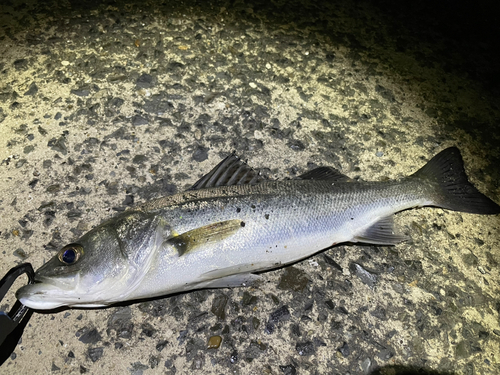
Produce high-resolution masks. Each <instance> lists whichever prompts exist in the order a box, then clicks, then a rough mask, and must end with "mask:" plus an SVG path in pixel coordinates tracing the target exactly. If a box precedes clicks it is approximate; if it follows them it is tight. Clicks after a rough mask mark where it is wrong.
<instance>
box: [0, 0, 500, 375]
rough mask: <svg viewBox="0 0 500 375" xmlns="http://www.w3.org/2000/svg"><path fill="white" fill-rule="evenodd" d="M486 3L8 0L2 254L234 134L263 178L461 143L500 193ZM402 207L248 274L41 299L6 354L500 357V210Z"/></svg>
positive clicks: (122, 366)
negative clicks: (71, 300)
mask: <svg viewBox="0 0 500 375" xmlns="http://www.w3.org/2000/svg"><path fill="white" fill-rule="evenodd" d="M478 20H480V21H478ZM493 21H494V13H493V12H492V11H490V10H489V9H487V8H484V7H477V8H474V9H472V10H469V9H468V8H467V7H465V6H462V5H460V3H458V4H457V5H456V6H454V7H453V9H446V8H444V7H441V6H440V5H437V4H436V5H433V4H427V3H425V2H424V3H423V2H419V3H418V4H412V5H411V8H403V7H402V5H397V4H392V3H391V2H376V3H369V2H348V1H340V2H337V3H332V2H327V1H325V2H306V1H304V2H285V1H275V2H272V1H271V2H264V1H262V2H260V1H253V2H243V1H235V2H229V1H228V2H224V1H212V2H202V1H199V2H196V1H184V2H182V3H180V2H167V1H164V2H155V1H151V2H143V1H137V2H134V1H127V2H125V1H124V2H122V1H109V2H103V3H99V2H85V4H84V5H82V4H80V3H77V2H71V1H61V2H55V1H54V2H45V3H43V4H39V3H38V2H36V1H23V2H21V1H7V3H6V5H2V6H1V7H0V136H1V140H0V160H1V166H0V173H1V182H0V215H1V220H0V246H1V252H2V258H1V259H2V261H1V263H0V274H1V275H3V274H4V273H5V272H7V270H8V269H10V268H11V267H13V266H14V265H16V264H20V263H22V262H30V263H32V264H33V266H34V267H35V269H36V268H38V267H40V266H41V265H42V264H43V263H44V261H46V260H48V259H49V258H50V257H52V256H53V255H54V254H55V252H56V251H57V250H58V249H60V248H61V247H62V246H64V245H65V244H67V243H70V242H72V241H74V240H76V239H77V238H78V237H79V236H81V235H82V234H83V233H85V232H86V231H87V230H89V229H90V228H92V227H93V226H95V225H97V224H99V223H100V222H101V221H103V220H105V219H107V218H110V217H111V216H112V215H113V214H116V213H117V212H121V211H123V210H125V209H126V208H127V207H133V206H134V204H137V203H141V202H144V201H147V200H149V199H151V198H155V197H160V196H162V195H168V194H172V193H175V192H179V191H182V190H183V189H185V188H187V187H189V186H190V185H191V184H192V183H194V182H195V181H196V180H197V179H198V178H199V177H200V176H201V175H203V174H204V173H206V172H208V171H209V170H210V169H211V168H212V167H213V166H214V165H215V164H217V163H218V162H219V161H220V159H221V158H223V157H225V156H227V155H228V154H229V153H230V152H232V151H236V153H237V154H239V155H240V156H241V157H243V158H244V159H245V160H248V163H249V164H250V165H251V166H253V167H257V168H262V169H263V171H264V173H265V174H267V175H269V176H270V177H272V178H291V177H294V176H297V175H299V174H300V173H302V172H304V171H307V170H308V169H311V168H313V167H314V166H319V165H330V166H333V167H335V168H337V169H339V170H341V171H342V172H343V173H345V174H347V175H348V176H350V177H353V178H362V179H366V180H384V179H388V178H391V179H393V178H399V177H403V176H406V175H408V174H410V173H412V172H414V171H416V170H417V169H418V168H419V167H421V166H422V165H423V164H425V162H426V161H428V160H429V159H430V158H431V157H432V156H434V155H435V154H436V153H437V152H439V151H440V150H442V149H444V148H446V147H449V146H457V147H459V148H460V150H461V152H462V154H463V156H464V160H465V163H466V170H467V172H468V174H469V176H470V179H471V181H473V182H474V184H475V185H476V186H477V187H478V188H479V190H481V191H482V192H484V193H486V194H487V195H488V196H489V197H491V198H492V199H494V200H496V201H497V202H499V201H500V199H499V196H500V187H499V182H500V173H499V171H500V169H499V167H498V166H499V164H500V135H499V133H497V131H496V129H497V127H498V123H499V120H500V110H499V107H498V103H499V102H500V101H499V99H500V90H499V83H500V82H499V78H498V77H500V74H498V67H497V66H496V64H495V62H494V61H496V60H495V59H494V56H493V54H494V51H496V50H497V48H496V45H494V43H496V41H497V40H498V38H497V34H495V32H497V33H498V31H496V27H493V25H494V22H493ZM396 223H397V227H398V230H399V232H401V233H403V234H405V235H407V236H409V237H410V240H409V241H407V242H404V243H401V244H398V245H397V246H394V247H387V246H357V245H340V246H335V247H333V248H331V249H328V250H326V251H324V252H322V253H319V254H317V255H315V256H313V257H312V258H309V259H306V260H304V261H302V262H299V263H296V264H294V265H292V266H289V267H284V268H282V269H278V270H275V271H271V272H268V273H265V274H264V275H263V276H264V278H265V283H263V284H261V285H259V286H258V287H256V288H247V289H245V288H235V289H219V290H201V291H195V292H190V293H185V294H178V295H175V296H170V297H166V298H163V299H157V300H154V301H147V302H141V303H135V304H129V305H124V306H118V307H111V308H107V309H95V310H84V309H74V310H61V311H57V312H49V313H40V314H38V313H37V314H35V315H34V316H33V318H32V320H31V322H30V324H29V326H28V327H27V328H26V331H25V334H24V336H23V338H22V341H21V343H20V344H19V345H18V346H17V348H16V350H15V351H14V353H13V354H12V355H11V357H10V359H9V360H7V361H6V363H5V364H4V365H3V366H2V367H0V374H17V373H29V374H46V373H56V374H57V373H63V374H69V373H90V374H110V373H113V374H114V373H130V374H134V375H136V374H137V375H139V374H155V373H161V374H185V373H203V374H403V373H404V374H408V373H419V374H420V373H435V374H498V373H500V354H499V353H500V318H499V315H500V298H499V290H500V274H499V271H498V266H499V263H500V250H499V242H500V235H499V230H498V228H499V224H500V218H499V217H498V216H497V217H495V216H477V215H470V214H462V213H458V212H450V211H445V210H441V209H435V208H425V209H417V210H410V211H406V212H403V213H400V214H398V215H397V217H396ZM20 284H21V282H19V285H20ZM13 302H14V293H13V292H12V293H11V294H9V295H8V296H7V298H6V299H5V300H4V301H2V304H3V305H2V306H0V308H1V309H2V310H6V309H7V307H8V306H9V305H12V303H13Z"/></svg>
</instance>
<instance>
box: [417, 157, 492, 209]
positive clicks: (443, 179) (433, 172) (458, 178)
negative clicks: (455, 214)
mask: <svg viewBox="0 0 500 375" xmlns="http://www.w3.org/2000/svg"><path fill="white" fill-rule="evenodd" d="M411 177H416V178H419V179H422V180H426V181H430V182H432V183H433V185H434V186H435V187H436V188H437V189H436V190H437V191H435V192H434V193H433V196H432V199H433V201H434V205H435V206H438V207H442V208H446V209H449V210H454V211H461V212H468V213H472V214H485V215H493V214H498V213H500V206H499V205H498V204H496V203H495V202H493V201H492V200H491V199H489V198H488V197H486V196H485V195H483V194H481V193H480V192H479V191H478V190H477V189H476V188H475V187H474V186H473V185H472V184H471V183H470V182H469V180H468V179H467V175H466V174H465V169H464V161H463V159H462V155H460V151H459V150H458V148H456V147H450V148H447V149H446V150H443V151H441V152H440V153H439V154H437V155H436V156H434V157H433V158H432V159H431V160H430V161H429V162H428V163H427V164H426V165H424V166H423V167H422V168H421V169H419V170H418V171H417V172H416V173H414V174H413V175H412V176H411Z"/></svg>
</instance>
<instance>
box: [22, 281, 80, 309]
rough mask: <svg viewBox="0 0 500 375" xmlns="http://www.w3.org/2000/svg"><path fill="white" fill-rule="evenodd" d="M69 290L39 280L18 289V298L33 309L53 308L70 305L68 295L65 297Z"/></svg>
mask: <svg viewBox="0 0 500 375" xmlns="http://www.w3.org/2000/svg"><path fill="white" fill-rule="evenodd" d="M67 292H68V291H66V290H64V289H61V288H60V287H58V286H56V285H53V284H48V283H45V282H41V281H37V282H35V283H34V284H28V285H25V286H23V287H21V288H20V289H18V291H17V292H16V298H17V299H18V300H19V301H20V302H21V303H22V304H23V305H25V306H27V307H29V308H31V309H34V310H52V309H56V308H58V307H61V306H67V305H68V302H69V301H68V298H67V297H68V296H66V298H65V294H67ZM73 298H74V297H73Z"/></svg>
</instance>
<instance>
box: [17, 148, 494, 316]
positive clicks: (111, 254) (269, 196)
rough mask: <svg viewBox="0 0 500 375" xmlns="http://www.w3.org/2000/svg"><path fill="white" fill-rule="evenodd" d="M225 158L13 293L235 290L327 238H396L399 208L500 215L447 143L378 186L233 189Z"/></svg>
mask: <svg viewBox="0 0 500 375" xmlns="http://www.w3.org/2000/svg"><path fill="white" fill-rule="evenodd" d="M223 163H224V162H223ZM223 163H221V164H222V167H221V164H219V166H217V167H216V168H214V170H212V172H211V173H210V174H209V175H211V176H212V177H211V178H207V179H206V180H205V181H204V182H202V183H200V182H198V183H197V184H198V186H197V184H195V188H194V189H193V190H189V191H186V192H183V193H180V194H176V195H173V196H168V197H164V198H160V199H157V200H154V201H150V202H147V203H145V204H143V205H142V206H138V207H137V208H136V209H133V210H130V211H126V212H124V213H122V214H120V215H118V216H116V217H114V218H112V219H110V220H108V221H107V222H104V223H103V224H101V225H100V226H98V227H96V228H94V229H93V230H91V231H90V232H88V233H87V234H85V235H84V236H83V237H82V238H81V239H80V240H79V241H78V242H77V243H76V244H70V245H68V246H66V247H65V248H63V249H62V250H61V251H60V252H59V253H58V255H56V256H55V257H54V258H53V259H51V260H50V261H49V262H47V263H46V264H45V265H44V266H42V267H41V268H40V269H39V270H38V271H37V273H36V279H37V281H38V283H36V284H33V285H28V286H25V287H23V288H21V289H20V290H19V291H18V294H17V297H18V298H19V300H20V301H21V302H22V303H23V304H25V305H27V306H28V307H32V308H35V309H52V308H56V307H60V306H73V307H97V306H106V305H109V304H113V303H116V302H121V301H127V300H134V299H143V298H151V297H157V296H162V295H167V294H170V293H175V292H180V291H187V290H191V289H198V288H215V287H232V286H242V285H247V284H251V283H253V282H255V281H256V280H258V279H259V278H260V276H258V275H255V274H254V273H255V272H259V271H264V270H269V269H272V268H276V267H279V266H282V265H286V264H289V263H292V262H295V261H297V260H300V259H303V258H306V257H309V256H310V255H312V254H314V253H316V252H318V251H320V250H323V249H325V248H327V247H330V246H332V245H335V244H337V243H342V242H348V241H350V242H366V243H373V244H381V245H393V244H395V243H398V242H400V241H402V240H404V237H402V236H399V235H397V234H394V231H393V221H392V217H393V214H394V213H396V212H398V211H401V210H405V209H408V208H413V207H421V206H428V205H434V206H439V207H443V208H449V209H453V210H460V211H464V212H472V213H483V214H495V213H499V212H500V207H499V206H498V205H497V204H496V203H494V202H493V201H491V200H489V199H488V198H487V197H485V196H484V195H482V194H481V193H479V192H478V191H477V190H476V189H475V188H474V187H473V186H472V185H471V184H470V183H469V182H468V181H467V178H466V176H465V173H464V171H463V165H462V159H461V157H460V154H459V152H458V150H457V149H456V148H451V149H447V150H445V151H443V152H441V153H440V154H439V155H437V156H436V157H435V158H433V159H432V160H431V161H430V162H429V163H428V164H427V165H426V166H424V167H423V168H422V169H421V170H419V171H418V172H417V173H415V174H413V175H411V176H409V177H407V178H404V179H402V180H399V181H385V182H362V181H351V180H349V179H347V178H346V177H345V176H343V175H341V174H340V173H339V172H338V171H335V170H333V169H329V168H324V167H323V168H319V169H317V170H314V171H311V172H308V173H306V174H304V175H303V176H302V178H300V179H296V180H286V181H261V182H257V183H252V182H256V177H255V176H254V175H251V176H250V177H252V176H253V178H251V181H250V182H251V183H243V184H236V185H235V184H234V183H235V181H236V179H235V175H238V176H239V175H240V174H241V170H242V169H243V171H245V170H246V168H249V167H247V166H246V165H244V164H243V163H242V162H240V161H238V162H234V163H233V164H232V169H231V171H229V172H228V171H227V168H225V167H224V165H223ZM214 171H215V172H214ZM230 172H231V173H230ZM247 172H248V170H247ZM224 173H225V174H224ZM217 178H218V182H216V180H217ZM202 180H203V179H202ZM239 182H240V183H241V182H242V180H241V179H240V181H239ZM243 182H244V181H243ZM225 184H228V185H229V186H224V185H225ZM217 185H223V186H217Z"/></svg>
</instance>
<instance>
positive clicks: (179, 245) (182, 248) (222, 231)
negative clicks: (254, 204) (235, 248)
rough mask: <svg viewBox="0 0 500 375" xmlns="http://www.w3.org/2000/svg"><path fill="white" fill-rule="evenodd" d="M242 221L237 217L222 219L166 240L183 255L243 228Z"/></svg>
mask: <svg viewBox="0 0 500 375" xmlns="http://www.w3.org/2000/svg"><path fill="white" fill-rule="evenodd" d="M241 223H242V221H241V220H236V219H235V220H226V221H220V222H217V223H213V224H209V225H205V226H203V227H200V228H196V229H193V230H190V231H188V232H185V233H182V234H179V235H177V236H174V237H171V238H169V239H168V240H167V241H166V242H167V244H170V245H173V246H174V247H175V248H176V249H177V251H178V253H179V256H183V255H185V254H187V253H189V252H191V251H193V250H194V249H196V248H197V247H198V246H201V245H205V244H207V243H214V242H218V241H221V240H223V239H225V238H227V237H229V236H231V235H233V234H234V233H236V232H237V231H238V230H239V229H241V228H242V225H241Z"/></svg>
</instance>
